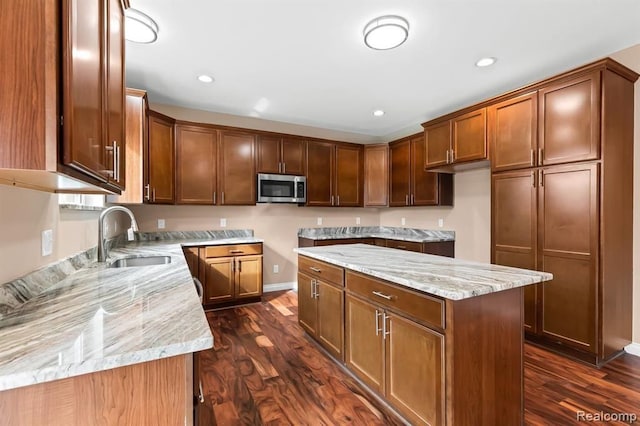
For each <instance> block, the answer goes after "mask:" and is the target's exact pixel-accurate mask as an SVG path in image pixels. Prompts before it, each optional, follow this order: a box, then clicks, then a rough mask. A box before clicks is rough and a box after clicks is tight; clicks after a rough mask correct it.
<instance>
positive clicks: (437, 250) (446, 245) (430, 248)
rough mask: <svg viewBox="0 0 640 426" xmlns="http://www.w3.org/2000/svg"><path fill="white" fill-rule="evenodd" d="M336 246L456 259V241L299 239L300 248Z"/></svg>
mask: <svg viewBox="0 0 640 426" xmlns="http://www.w3.org/2000/svg"><path fill="white" fill-rule="evenodd" d="M335 244H370V245H376V246H380V247H389V248H395V249H398V250H407V251H415V252H418V253H425V254H433V255H436V256H446V257H455V244H456V243H455V241H427V242H422V243H418V242H415V241H402V240H392V239H385V238H336V239H331V240H313V239H311V238H304V237H298V247H317V246H331V245H335Z"/></svg>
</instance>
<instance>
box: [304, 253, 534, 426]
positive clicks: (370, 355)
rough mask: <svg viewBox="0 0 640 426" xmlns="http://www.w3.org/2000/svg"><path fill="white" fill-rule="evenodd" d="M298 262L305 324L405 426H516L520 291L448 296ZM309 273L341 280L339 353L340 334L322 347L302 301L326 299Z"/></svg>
mask: <svg viewBox="0 0 640 426" xmlns="http://www.w3.org/2000/svg"><path fill="white" fill-rule="evenodd" d="M298 265H299V272H300V274H299V292H298V299H299V308H298V310H299V321H300V324H301V325H302V327H303V328H304V329H305V330H306V331H307V332H308V333H310V335H311V336H312V337H314V338H315V339H316V340H317V341H318V343H319V344H320V345H322V346H323V347H324V348H325V349H327V350H328V351H329V353H331V354H332V355H333V356H334V357H335V359H336V360H337V361H338V362H340V363H343V364H344V365H345V367H346V368H347V369H348V370H349V371H350V372H351V373H353V374H354V375H355V376H356V377H357V378H358V379H360V381H361V382H362V383H363V384H364V385H366V386H367V387H368V388H369V389H370V390H371V391H372V392H374V393H375V394H376V395H378V396H379V397H381V398H382V399H383V400H385V401H386V402H387V403H388V404H389V405H390V406H391V407H393V408H394V409H395V410H397V411H398V412H399V413H400V414H401V415H403V416H404V417H405V418H406V419H407V420H408V421H409V422H410V423H411V424H414V425H455V426H459V425H491V426H494V425H520V424H522V422H523V420H524V412H523V409H524V406H523V394H524V393H523V344H524V338H523V331H522V323H523V320H524V318H523V305H522V288H521V287H520V288H515V289H509V290H503V291H498V292H494V293H490V294H486V295H482V296H476V297H470V298H466V299H461V300H450V299H443V298H441V297H436V296H432V295H430V294H426V293H423V292H419V291H416V290H411V289H408V288H406V287H402V286H399V285H397V284H394V283H391V282H387V281H384V280H381V279H378V278H374V277H372V276H369V275H365V274H362V273H359V272H353V271H351V270H348V269H347V270H345V269H342V268H338V267H337V266H335V265H330V264H326V263H323V262H319V261H317V260H315V259H310V258H307V257H303V256H300V257H299V263H298ZM308 271H311V272H310V273H314V274H317V275H318V276H324V275H328V274H331V275H332V281H333V282H337V283H341V282H343V281H344V290H343V291H344V297H342V298H336V300H340V301H344V302H343V303H344V305H343V307H344V311H343V313H342V314H341V313H340V310H339V309H338V310H336V309H335V308H334V312H335V314H334V318H335V319H336V321H334V322H333V323H331V326H332V327H336V330H335V333H333V334H335V335H336V336H341V335H342V334H341V330H344V352H343V353H340V352H339V351H336V346H338V347H339V342H340V338H339V337H336V339H335V340H336V342H337V343H336V344H335V345H328V344H327V342H326V341H323V339H319V338H318V330H317V328H315V327H310V326H309V324H317V323H316V322H315V319H316V318H317V315H318V313H317V310H316V309H315V307H317V305H310V304H309V303H305V302H306V299H307V298H309V300H313V301H314V302H315V301H317V300H322V297H323V296H322V294H320V297H319V299H318V298H317V295H318V291H317V284H316V285H315V286H314V284H313V283H314V282H319V279H312V278H310V277H307V274H308V273H309V272H308ZM338 272H340V274H338ZM342 274H344V275H342ZM342 277H344V278H342ZM325 279H326V277H325ZM305 283H306V284H307V285H304V284H305ZM309 283H311V284H309ZM338 288H339V287H338ZM311 308H314V309H311ZM338 319H341V320H342V321H341V322H340V323H338V321H337V320H338ZM325 334H330V333H327V331H325Z"/></svg>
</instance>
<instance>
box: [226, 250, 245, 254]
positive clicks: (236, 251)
mask: <svg viewBox="0 0 640 426" xmlns="http://www.w3.org/2000/svg"><path fill="white" fill-rule="evenodd" d="M229 253H244V251H242V250H229Z"/></svg>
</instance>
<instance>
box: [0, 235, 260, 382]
mask: <svg viewBox="0 0 640 426" xmlns="http://www.w3.org/2000/svg"><path fill="white" fill-rule="evenodd" d="M169 234H174V235H169ZM175 234H177V235H175ZM137 237H138V238H139V239H141V240H142V241H135V242H131V243H126V244H124V245H122V246H116V247H115V248H112V249H111V250H110V251H109V259H108V261H107V262H106V263H97V262H95V248H94V249H92V251H89V252H88V253H82V254H81V255H78V256H75V257H72V258H69V259H67V260H65V261H62V262H59V263H57V264H55V265H52V266H50V267H49V268H45V269H43V270H40V271H36V272H34V273H33V274H30V275H29V276H27V277H23V278H21V279H19V280H15V281H13V282H10V283H6V284H4V285H2V286H0V306H2V307H3V308H4V309H3V311H2V315H1V316H0V334H1V336H2V339H0V390H7V389H12V388H17V387H21V386H27V385H33V384H37V383H43V382H48V381H51V380H57V379H62V378H66V377H72V376H78V375H81V374H87V373H92V372H96V371H102V370H107V369H111V368H116V367H122V366H126V365H131V364H137V363H141V362H146V361H152V360H156V359H161V358H167V357H171V356H176V355H182V354H187V353H191V352H196V351H200V350H204V349H208V348H211V347H212V345H213V337H212V335H211V331H210V329H209V325H208V323H207V319H206V317H205V315H204V311H203V309H202V305H201V304H200V300H199V298H198V295H197V293H196V289H195V286H194V284H193V280H192V277H191V273H190V272H189V269H188V267H187V264H186V261H185V259H184V255H183V252H182V246H183V245H188V246H198V245H218V244H239V243H256V242H262V240H260V239H257V238H254V237H253V231H250V232H244V233H238V234H236V235H234V233H233V231H223V232H220V233H216V232H210V233H204V234H203V233H162V234H160V233H158V234H144V233H141V234H140V235H137ZM152 255H162V256H170V257H171V263H169V264H164V265H154V266H145V267H129V268H108V267H107V265H108V264H110V263H112V262H113V261H115V260H117V259H119V258H122V257H129V256H139V257H143V256H152Z"/></svg>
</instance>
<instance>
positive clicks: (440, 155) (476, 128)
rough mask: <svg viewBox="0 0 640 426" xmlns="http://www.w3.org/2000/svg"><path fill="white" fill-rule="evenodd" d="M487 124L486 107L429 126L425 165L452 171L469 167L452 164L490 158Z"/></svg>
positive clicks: (426, 138)
mask: <svg viewBox="0 0 640 426" xmlns="http://www.w3.org/2000/svg"><path fill="white" fill-rule="evenodd" d="M486 127H487V114H486V108H479V109H477V110H475V111H471V112H468V113H465V114H461V115H459V116H455V117H453V118H451V119H449V120H445V121H442V122H437V123H434V124H431V125H428V126H425V128H424V137H425V154H424V167H425V168H426V169H441V170H443V171H449V170H456V169H463V168H466V167H468V166H463V167H462V168H456V167H452V166H455V165H458V164H460V163H470V162H474V161H478V160H486V159H487V132H486Z"/></svg>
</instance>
